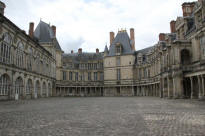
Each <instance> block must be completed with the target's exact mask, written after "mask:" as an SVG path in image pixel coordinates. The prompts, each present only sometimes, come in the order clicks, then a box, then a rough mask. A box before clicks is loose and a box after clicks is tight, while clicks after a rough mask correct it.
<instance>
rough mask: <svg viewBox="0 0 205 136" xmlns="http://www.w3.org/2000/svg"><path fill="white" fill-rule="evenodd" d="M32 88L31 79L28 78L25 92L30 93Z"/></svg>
mask: <svg viewBox="0 0 205 136" xmlns="http://www.w3.org/2000/svg"><path fill="white" fill-rule="evenodd" d="M32 89H33V85H32V81H31V79H29V80H28V82H27V84H26V94H31V93H32Z"/></svg>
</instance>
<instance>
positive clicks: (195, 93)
mask: <svg viewBox="0 0 205 136" xmlns="http://www.w3.org/2000/svg"><path fill="white" fill-rule="evenodd" d="M198 97H199V84H198V79H197V77H196V76H195V77H193V98H198Z"/></svg>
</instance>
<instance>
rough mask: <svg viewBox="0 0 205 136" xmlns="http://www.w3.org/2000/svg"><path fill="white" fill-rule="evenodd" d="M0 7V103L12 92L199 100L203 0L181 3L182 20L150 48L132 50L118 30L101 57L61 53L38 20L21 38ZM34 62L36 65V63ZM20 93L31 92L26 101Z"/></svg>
mask: <svg viewBox="0 0 205 136" xmlns="http://www.w3.org/2000/svg"><path fill="white" fill-rule="evenodd" d="M4 7H5V5H3V4H2V3H1V4H0V9H1V11H0V12H1V16H0V17H1V24H0V37H1V44H0V45H1V50H0V57H1V60H0V77H1V78H0V85H1V86H0V97H1V98H2V99H3V98H5V99H7V98H11V99H14V97H15V95H16V92H20V93H18V94H19V96H20V97H22V98H26V97H37V96H40V97H42V96H49V95H52V96H157V97H163V98H200V99H202V98H204V97H205V89H204V87H205V85H204V83H205V81H204V80H205V78H204V77H205V76H204V75H205V70H204V69H205V65H204V64H205V33H204V29H205V23H204V22H205V21H204V20H205V1H204V0H199V1H196V2H190V3H183V4H182V10H183V16H182V17H177V19H176V21H175V20H172V21H171V22H170V30H171V31H170V33H160V34H159V41H158V42H157V43H156V44H155V45H153V46H150V47H148V48H145V49H142V50H138V51H136V50H135V46H137V43H136V42H135V37H134V36H135V33H134V29H133V28H131V29H130V34H129V35H130V36H129V35H128V33H127V31H126V30H120V31H118V33H117V35H116V36H115V33H114V32H110V45H109V49H108V46H107V45H106V46H105V50H104V51H103V52H99V49H96V52H94V53H87V52H83V50H82V49H81V48H80V49H79V50H78V52H73V51H71V53H64V52H63V51H62V50H61V48H60V45H59V43H58V40H57V38H56V27H55V26H50V25H49V24H46V23H45V22H42V21H40V23H39V24H38V26H37V27H36V29H35V31H34V30H33V29H34V23H30V29H29V36H28V35H26V34H25V32H23V31H22V30H20V29H19V28H18V27H16V26H15V25H14V24H13V23H12V22H11V21H9V20H8V19H7V18H6V17H5V16H3V13H4V12H3V10H2V9H4ZM20 43H22V45H23V46H22V45H19V44H20ZM31 49H32V55H30V54H31ZM2 52H3V53H2ZM38 53H39V55H38ZM22 54H23V55H22ZM30 58H32V59H31V60H32V61H30ZM38 59H39V61H40V62H42V63H40V64H38V61H37V60H38ZM48 69H49V70H48ZM30 86H31V87H30ZM19 88H20V90H19ZM21 88H22V89H21ZM27 88H32V89H30V91H29V89H27ZM26 90H28V91H26ZM35 90H36V91H35ZM45 90H47V91H46V92H47V93H45ZM26 92H31V93H30V96H27V93H26ZM16 97H17V96H16Z"/></svg>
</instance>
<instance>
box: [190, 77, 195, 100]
mask: <svg viewBox="0 0 205 136" xmlns="http://www.w3.org/2000/svg"><path fill="white" fill-rule="evenodd" d="M190 81H191V99H193V98H194V87H193V78H192V77H190Z"/></svg>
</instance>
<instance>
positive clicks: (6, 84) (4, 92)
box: [0, 74, 12, 99]
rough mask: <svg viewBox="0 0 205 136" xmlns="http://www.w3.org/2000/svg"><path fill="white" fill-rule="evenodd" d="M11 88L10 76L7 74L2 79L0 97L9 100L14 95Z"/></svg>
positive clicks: (0, 81) (0, 78) (0, 79)
mask: <svg viewBox="0 0 205 136" xmlns="http://www.w3.org/2000/svg"><path fill="white" fill-rule="evenodd" d="M10 88H11V82H10V78H9V76H8V75H7V74H4V75H2V76H1V77H0V95H1V96H7V97H8V98H9V97H10V96H11V95H12V92H11V89H10ZM8 98H7V99H8Z"/></svg>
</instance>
